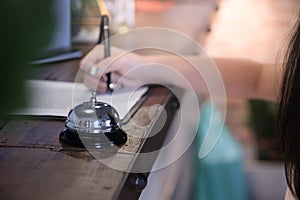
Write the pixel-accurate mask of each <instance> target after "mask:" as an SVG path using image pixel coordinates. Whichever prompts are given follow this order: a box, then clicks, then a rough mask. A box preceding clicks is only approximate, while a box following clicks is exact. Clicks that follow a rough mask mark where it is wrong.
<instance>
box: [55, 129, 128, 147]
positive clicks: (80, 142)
mask: <svg viewBox="0 0 300 200" xmlns="http://www.w3.org/2000/svg"><path fill="white" fill-rule="evenodd" d="M83 135H84V136H82V137H80V136H79V134H78V132H77V131H75V130H70V129H68V128H65V129H63V130H62V132H60V134H59V140H60V142H62V143H66V144H68V145H70V146H74V147H80V148H101V147H109V146H115V145H116V146H120V145H123V144H125V143H126V142H127V134H126V133H125V132H124V131H123V130H122V129H120V128H117V129H116V130H113V131H111V132H108V133H104V134H101V135H99V137H97V134H90V136H89V134H87V133H85V134H83ZM95 136H96V137H95ZM101 139H102V141H101Z"/></svg>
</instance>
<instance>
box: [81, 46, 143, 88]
mask: <svg viewBox="0 0 300 200" xmlns="http://www.w3.org/2000/svg"><path fill="white" fill-rule="evenodd" d="M103 48H104V47H103V45H97V46H96V47H95V48H94V49H93V50H92V51H90V52H89V53H88V55H87V56H86V57H84V58H83V59H82V61H81V63H80V69H81V70H83V71H84V72H85V73H84V77H83V82H84V84H85V85H86V86H88V87H89V88H91V89H94V90H97V91H106V90H107V85H106V79H107V78H106V74H107V73H111V81H112V83H117V86H116V87H117V88H118V87H119V88H120V87H127V88H128V87H130V88H132V87H135V86H137V85H138V80H137V79H136V77H130V75H127V74H126V73H128V72H129V71H130V70H131V69H133V68H134V67H137V66H139V65H141V64H143V63H144V59H143V56H140V55H137V54H135V53H131V52H126V51H124V50H121V49H118V48H115V47H111V56H110V57H108V58H104V49H103ZM125 75H126V76H125Z"/></svg>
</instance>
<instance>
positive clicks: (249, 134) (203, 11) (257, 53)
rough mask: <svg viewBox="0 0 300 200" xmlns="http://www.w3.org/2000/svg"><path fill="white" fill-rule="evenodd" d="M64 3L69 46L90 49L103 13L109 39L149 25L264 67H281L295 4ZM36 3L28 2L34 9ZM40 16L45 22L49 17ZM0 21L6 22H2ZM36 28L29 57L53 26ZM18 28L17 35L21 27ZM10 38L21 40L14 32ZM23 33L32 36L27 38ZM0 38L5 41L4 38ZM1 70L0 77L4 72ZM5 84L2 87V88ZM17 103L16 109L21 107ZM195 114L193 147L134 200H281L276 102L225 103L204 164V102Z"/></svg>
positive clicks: (247, 0)
mask: <svg viewBox="0 0 300 200" xmlns="http://www.w3.org/2000/svg"><path fill="white" fill-rule="evenodd" d="M32 1H33V0H32ZM70 1H71V2H70V8H71V13H70V15H71V22H67V26H71V31H70V38H71V42H72V45H73V46H76V45H81V44H89V45H90V44H96V43H97V40H98V36H99V24H100V15H101V14H109V15H110V17H111V19H112V34H117V33H123V32H126V31H128V30H130V29H131V28H141V27H149V26H150V27H162V28H169V29H173V30H176V31H179V32H181V33H184V34H186V35H188V36H189V37H191V38H192V39H194V40H195V41H197V42H198V43H199V44H201V45H202V46H203V47H204V49H205V50H206V51H207V53H208V54H209V55H210V56H221V57H242V58H250V59H253V60H257V61H262V62H269V63H277V62H280V60H281V55H282V54H281V53H282V51H283V50H284V47H285V45H286V41H287V37H288V33H289V30H290V28H291V24H292V23H291V22H292V21H293V19H294V16H295V15H296V14H298V13H299V11H298V8H299V7H298V6H299V5H298V2H297V0H185V1H184V0H70ZM38 2H39V1H33V3H32V4H33V5H35V4H37V3H38ZM43 2H44V1H43ZM47 2H48V3H49V4H45V5H44V3H42V4H43V5H44V6H45V7H47V5H48V6H49V7H50V5H51V2H50V1H47ZM39 4H40V3H39ZM43 5H39V6H43ZM13 8H14V7H13ZM37 10H40V9H37ZM45 10H48V9H46V8H45ZM28 12H29V13H30V11H28ZM49 12H50V11H49ZM6 14H7V13H5V15H4V16H7V15H6ZM39 14H40V15H41V16H43V15H44V14H45V15H47V16H48V17H49V16H50V13H39ZM21 16H22V15H21ZM2 19H5V20H4V21H7V20H6V18H5V17H2ZM16 20H17V21H18V20H20V19H19V18H18V19H16ZM49 20H50V18H49ZM52 20H53V19H52ZM26 21H27V20H26ZM49 22H52V21H49ZM17 23H18V22H16V24H17ZM36 23H37V24H33V25H32V27H34V28H39V31H40V34H39V35H40V36H44V37H45V38H46V39H43V40H42V39H41V41H43V42H41V43H39V44H35V46H33V45H31V46H32V50H31V51H32V52H36V51H38V49H41V47H44V46H45V45H46V43H47V42H45V41H51V40H50V34H49V33H50V28H52V27H50V28H49V27H43V29H41V27H42V25H44V24H45V23H43V21H42V20H37V22H36ZM20 24H23V23H20ZM49 24H50V25H53V24H52V23H49ZM20 29H23V28H22V26H20ZM32 31H35V30H32ZM14 33H15V34H19V32H18V31H14ZM8 34H10V33H9V32H8ZM25 35H30V36H31V37H33V36H32V34H25ZM12 38H18V37H17V36H16V37H12ZM2 39H3V40H6V35H5V37H4V36H3V37H2ZM22 41H23V40H22ZM24 41H25V40H24ZM26 42H27V40H26ZM29 42H30V40H29ZM18 44H20V43H19V41H16V44H15V45H16V46H17V45H18ZM21 46H22V47H23V48H19V50H20V55H22V53H24V52H26V51H27V46H30V44H27V43H25V44H24V45H21ZM186 50H189V49H187V47H185V46H183V49H182V51H183V52H185V51H186ZM10 52H13V55H12V56H10V57H8V58H11V59H10V60H9V61H7V62H6V61H5V62H4V64H6V63H10V62H11V60H13V59H14V56H15V55H14V51H10ZM34 55H35V54H33V55H30V56H27V57H26V59H25V60H24V61H22V60H21V61H22V63H21V64H24V63H28V62H29V61H30V60H31V59H33V58H34ZM19 65H20V63H16V64H15V66H19ZM24 65H25V64H24ZM8 70H10V69H8ZM19 70H20V69H19ZM22 70H23V71H24V72H23V73H24V74H25V75H26V76H25V77H27V76H29V75H27V73H28V72H26V69H25V68H24V69H22ZM4 72H5V73H4ZM4 72H3V73H2V74H6V73H8V72H7V71H4ZM9 72H10V71H9ZM20 72H21V71H20ZM239 73H242V72H237V75H238V74H239ZM17 74H18V73H17ZM20 74H21V73H20ZM13 75H14V74H13ZM23 78H24V77H16V79H17V80H18V81H20V82H17V83H18V84H16V85H17V86H20V85H22V82H21V80H22V79H23ZM3 80H4V79H3ZM5 81H7V80H5ZM5 81H4V82H3V84H1V85H5V83H6V82H5ZM11 90H12V91H15V89H10V91H8V93H9V92H10V93H11ZM19 90H20V91H18V90H16V91H17V92H16V94H17V95H13V96H12V98H13V99H16V97H18V96H20V94H22V92H24V91H22V88H19ZM17 100H18V101H16V104H17V103H19V102H20V100H19V99H17ZM9 101H11V100H8V101H7V102H9ZM6 105H7V104H4V106H6ZM201 109H202V116H201V120H200V126H199V129H198V135H197V138H196V140H195V143H194V145H193V146H192V147H191V148H190V149H189V150H188V151H187V152H186V153H185V154H184V155H183V156H182V157H181V158H180V159H179V160H178V161H176V162H175V163H174V164H172V165H171V166H168V167H166V168H164V169H161V170H158V171H155V172H153V173H151V174H150V177H149V184H148V186H147V187H146V189H145V190H144V191H143V193H142V195H141V197H140V199H204V200H206V199H208V200H214V199H218V200H219V199H224V200H225V199H233V200H236V199H254V200H269V199H272V200H276V199H283V198H284V194H285V190H286V183H285V176H284V165H283V161H282V160H283V156H282V154H281V150H280V141H279V139H278V135H277V133H276V112H277V104H275V103H271V102H266V101H260V100H254V99H253V100H247V101H245V100H239V99H228V102H227V115H226V126H225V128H224V131H223V132H222V135H221V137H220V140H219V141H218V143H217V145H216V148H215V149H214V150H213V151H212V153H211V156H210V157H209V156H208V157H207V158H205V159H199V158H198V156H197V152H198V150H199V144H198V142H199V141H200V140H201V138H203V135H201V134H202V133H203V132H205V124H206V123H205V120H206V119H207V118H209V116H210V114H211V113H210V112H211V109H210V105H209V104H207V103H206V102H204V103H203V106H202V107H201ZM4 111H6V110H4ZM214 123H218V122H214Z"/></svg>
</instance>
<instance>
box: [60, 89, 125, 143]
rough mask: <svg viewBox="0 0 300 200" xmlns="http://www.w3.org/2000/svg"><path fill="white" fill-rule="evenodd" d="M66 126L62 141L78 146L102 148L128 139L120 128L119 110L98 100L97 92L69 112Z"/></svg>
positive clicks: (61, 137) (61, 135) (61, 136)
mask: <svg viewBox="0 0 300 200" xmlns="http://www.w3.org/2000/svg"><path fill="white" fill-rule="evenodd" d="M65 126H66V128H65V129H64V130H63V131H62V132H61V133H60V136H59V139H60V141H61V142H65V143H67V144H69V145H72V146H76V147H86V148H101V147H109V146H114V145H122V144H125V143H126V141H127V134H126V133H125V132H124V131H123V130H122V129H121V128H120V119H119V114H118V112H117V111H116V109H115V108H113V107H112V106H110V105H109V104H107V103H103V102H98V101H97V99H96V93H95V92H93V94H92V97H91V99H90V101H89V102H84V103H82V104H80V105H78V106H76V107H74V108H73V109H72V110H71V111H70V112H69V114H68V118H67V120H66V121H65Z"/></svg>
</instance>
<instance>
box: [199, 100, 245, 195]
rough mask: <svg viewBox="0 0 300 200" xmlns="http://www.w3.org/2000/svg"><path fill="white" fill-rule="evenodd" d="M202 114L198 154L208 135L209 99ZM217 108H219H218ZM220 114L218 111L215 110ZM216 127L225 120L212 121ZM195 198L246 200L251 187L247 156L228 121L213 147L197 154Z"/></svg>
mask: <svg viewBox="0 0 300 200" xmlns="http://www.w3.org/2000/svg"><path fill="white" fill-rule="evenodd" d="M200 110H201V117H200V122H199V128H198V133H197V137H196V139H197V142H196V150H197V155H198V153H199V149H200V147H201V144H202V142H203V140H204V138H205V135H206V134H210V133H206V132H207V130H208V126H209V121H210V118H211V113H212V110H213V107H212V106H211V105H210V102H208V101H206V102H204V103H203V104H202V106H201V109H200ZM214 112H217V111H214ZM215 114H217V113H215ZM211 123H212V124H211V125H212V127H213V128H212V129H211V131H214V129H217V126H221V125H222V122H221V120H220V119H219V118H218V120H215V121H212V122H211ZM194 185H195V188H194V195H193V196H194V199H199V200H245V199H247V190H246V182H245V174H244V168H243V157H242V153H241V147H240V145H239V143H238V142H237V141H236V140H235V138H234V137H232V134H231V133H230V130H229V129H228V127H226V125H224V127H223V129H221V134H220V137H219V138H218V140H217V142H216V144H215V146H214V147H213V149H212V150H211V151H210V152H209V154H207V156H205V157H204V158H199V156H198V157H197V162H196V178H195V184H194Z"/></svg>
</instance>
